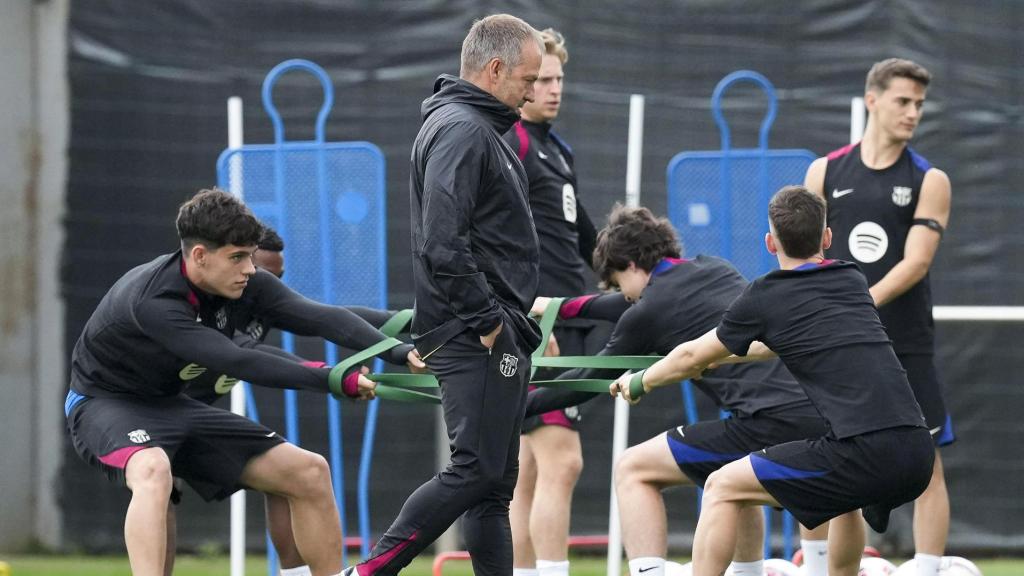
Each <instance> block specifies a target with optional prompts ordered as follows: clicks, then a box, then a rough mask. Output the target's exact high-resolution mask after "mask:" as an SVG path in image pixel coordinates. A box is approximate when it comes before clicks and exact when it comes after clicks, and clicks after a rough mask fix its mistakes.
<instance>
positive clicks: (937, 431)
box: [928, 426, 942, 436]
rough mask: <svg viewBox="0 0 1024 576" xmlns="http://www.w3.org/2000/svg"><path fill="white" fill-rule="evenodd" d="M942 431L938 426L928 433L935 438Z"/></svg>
mask: <svg viewBox="0 0 1024 576" xmlns="http://www.w3.org/2000/svg"><path fill="white" fill-rule="evenodd" d="M940 430H942V426H936V427H935V428H932V429H931V430H929V431H928V433H929V434H931V435H932V436H935V435H936V434H938V433H939V431H940Z"/></svg>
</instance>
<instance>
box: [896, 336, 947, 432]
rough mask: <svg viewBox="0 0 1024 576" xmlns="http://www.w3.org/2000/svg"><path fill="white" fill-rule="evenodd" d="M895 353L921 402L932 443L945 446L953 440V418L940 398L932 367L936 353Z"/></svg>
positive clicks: (938, 385)
mask: <svg viewBox="0 0 1024 576" xmlns="http://www.w3.org/2000/svg"><path fill="white" fill-rule="evenodd" d="M897 357H898V358H899V360H900V364H902V365H903V369H904V370H906V371H907V380H909V381H910V388H911V389H912V390H913V391H914V398H916V399H917V403H918V404H919V405H920V406H921V412H922V413H923V414H924V420H925V422H926V423H927V424H928V428H929V429H930V430H931V433H932V439H933V440H934V442H935V445H936V446H948V445H950V444H952V443H953V442H956V434H955V433H954V432H953V419H952V417H950V415H949V412H947V411H946V402H945V401H944V400H943V399H942V384H941V383H940V382H939V375H938V372H937V371H936V370H935V357H934V356H933V355H931V354H900V355H898V356H897Z"/></svg>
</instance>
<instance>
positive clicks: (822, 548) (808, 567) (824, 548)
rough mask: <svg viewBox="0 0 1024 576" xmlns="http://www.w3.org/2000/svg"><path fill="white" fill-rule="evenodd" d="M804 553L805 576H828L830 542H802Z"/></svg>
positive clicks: (801, 546)
mask: <svg viewBox="0 0 1024 576" xmlns="http://www.w3.org/2000/svg"><path fill="white" fill-rule="evenodd" d="M800 548H801V549H802V550H803V551H804V576H827V575H828V540H803V539H801V540H800Z"/></svg>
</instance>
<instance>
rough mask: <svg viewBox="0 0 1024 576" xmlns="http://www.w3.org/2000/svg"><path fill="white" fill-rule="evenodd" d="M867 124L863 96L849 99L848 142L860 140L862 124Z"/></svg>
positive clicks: (853, 142) (862, 130)
mask: <svg viewBox="0 0 1024 576" xmlns="http://www.w3.org/2000/svg"><path fill="white" fill-rule="evenodd" d="M866 124H867V110H866V109H865V108H864V98H863V97H862V96H856V97H854V98H851V99H850V144H856V143H857V142H860V139H861V138H863V137H864V126H865V125H866Z"/></svg>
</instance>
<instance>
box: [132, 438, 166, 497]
mask: <svg viewBox="0 0 1024 576" xmlns="http://www.w3.org/2000/svg"><path fill="white" fill-rule="evenodd" d="M125 482H126V483H127V485H128V488H129V489H131V490H132V491H133V492H135V491H138V490H146V491H153V492H166V493H167V494H168V495H170V493H171V488H172V487H173V485H174V479H173V477H172V476H171V461H170V459H169V458H168V457H167V453H166V452H164V451H163V449H162V448H147V449H145V450H140V451H139V452H136V453H135V454H133V455H132V457H131V458H129V459H128V464H127V466H126V467H125Z"/></svg>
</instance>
